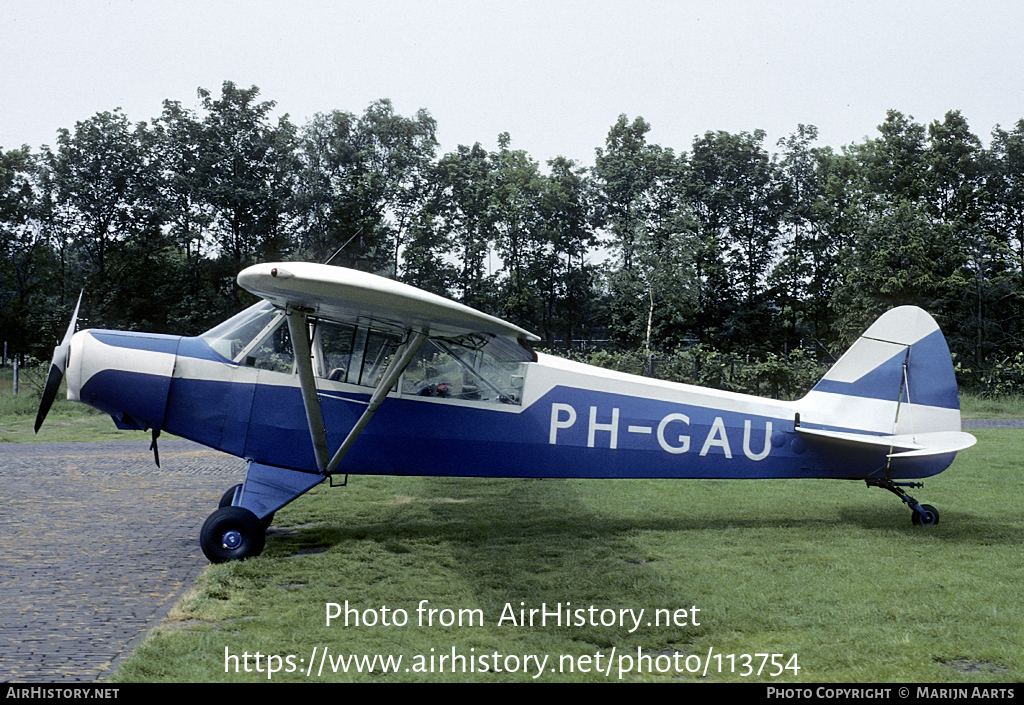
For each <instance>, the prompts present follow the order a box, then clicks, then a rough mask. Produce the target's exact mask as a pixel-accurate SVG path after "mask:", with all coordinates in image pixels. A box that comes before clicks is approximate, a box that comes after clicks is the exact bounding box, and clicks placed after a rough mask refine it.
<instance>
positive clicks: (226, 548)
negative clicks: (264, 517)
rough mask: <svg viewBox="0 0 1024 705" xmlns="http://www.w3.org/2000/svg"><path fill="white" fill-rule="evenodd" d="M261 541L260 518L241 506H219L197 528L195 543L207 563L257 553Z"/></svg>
mask: <svg viewBox="0 0 1024 705" xmlns="http://www.w3.org/2000/svg"><path fill="white" fill-rule="evenodd" d="M265 541H266V534H265V532H264V529H263V524H262V522H261V521H260V520H259V518H258V517H257V516H256V515H255V514H253V513H252V512H250V511H249V510H248V509H245V508H244V507H221V508H220V509H218V510H217V511H215V512H214V513H213V514H211V515H210V516H208V517H207V518H206V521H205V522H204V523H203V528H202V531H200V532H199V545H200V546H202V549H203V553H204V554H205V555H206V557H207V558H208V559H210V562H211V563H224V562H225V561H237V560H242V559H243V558H253V557H254V556H258V555H260V553H261V552H262V551H263V544H264V542H265Z"/></svg>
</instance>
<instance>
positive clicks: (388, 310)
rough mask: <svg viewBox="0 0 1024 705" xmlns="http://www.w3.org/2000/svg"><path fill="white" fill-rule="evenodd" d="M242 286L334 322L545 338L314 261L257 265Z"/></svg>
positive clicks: (443, 334)
mask: <svg viewBox="0 0 1024 705" xmlns="http://www.w3.org/2000/svg"><path fill="white" fill-rule="evenodd" d="M238 283H239V284H240V285H241V286H242V287H243V288H244V289H246V290H248V291H251V292H252V293H254V294H256V295H257V296H262V297H263V298H264V299H267V300H268V301H270V302H272V303H274V304H275V305H277V306H279V307H280V308H284V309H288V308H293V309H298V310H303V311H307V312H312V313H316V314H317V315H319V316H323V317H324V318H330V319H332V320H340V321H349V320H356V319H365V320H369V321H374V322H376V323H378V324H380V325H385V326H390V327H394V328H399V329H402V330H414V331H420V332H423V333H425V334H428V335H430V336H431V337H437V338H449V337H458V336H461V335H472V334H483V335H495V336H504V337H506V338H511V339H512V340H525V341H527V342H536V341H539V340H540V338H539V337H538V336H536V335H534V334H533V333H530V332H529V331H527V330H524V329H523V328H520V327H519V326H515V325H512V324H511V323H508V322H506V321H503V320H501V319H500V318H495V317H494V316H489V315H487V314H486V313H481V312H480V311H475V310H473V309H471V308H470V307H468V306H464V305H463V304H460V303H457V302H455V301H451V300H449V299H446V298H444V297H441V296H437V295H436V294H431V293H429V292H426V291H423V290H422V289H417V288H415V287H412V286H409V285H408V284H403V283H401V282H397V281H394V280H391V279H385V278H384V277H378V276H376V275H374V274H367V273H366V272H358V271H356V270H353V269H346V268H344V267H335V266H331V265H324V264H313V263H309V262H287V263H280V264H257V265H254V266H252V267H249V268H248V269H246V270H244V271H242V272H241V273H240V274H239V275H238Z"/></svg>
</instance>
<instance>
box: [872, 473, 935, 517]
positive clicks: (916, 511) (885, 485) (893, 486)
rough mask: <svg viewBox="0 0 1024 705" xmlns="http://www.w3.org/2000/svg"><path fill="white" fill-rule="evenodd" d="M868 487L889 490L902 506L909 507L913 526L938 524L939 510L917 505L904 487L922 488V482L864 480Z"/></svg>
mask: <svg viewBox="0 0 1024 705" xmlns="http://www.w3.org/2000/svg"><path fill="white" fill-rule="evenodd" d="M865 482H866V483H867V485H868V487H881V488H882V489H883V490H889V491H890V492H892V493H893V494H894V495H896V496H897V497H899V498H900V500H902V501H903V503H904V504H906V505H907V506H908V507H910V511H911V512H912V514H911V516H910V520H911V522H913V524H914V525H915V526H932V525H934V524H938V523H939V510H938V509H936V508H935V507H933V506H932V505H930V504H919V503H918V501H917V500H916V499H914V498H913V497H911V496H910V495H909V494H907V493H906V492H905V491H904V490H903V488H904V487H924V483H923V482H893V481H892V480H865Z"/></svg>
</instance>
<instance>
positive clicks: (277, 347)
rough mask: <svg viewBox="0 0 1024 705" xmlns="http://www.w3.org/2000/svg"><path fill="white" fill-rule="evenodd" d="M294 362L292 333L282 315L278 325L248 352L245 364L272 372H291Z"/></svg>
mask: <svg viewBox="0 0 1024 705" xmlns="http://www.w3.org/2000/svg"><path fill="white" fill-rule="evenodd" d="M294 362H295V356H294V353H293V352H292V339H291V335H290V334H289V333H288V325H287V323H286V322H285V320H284V317H283V316H282V317H281V321H280V323H279V324H278V325H277V327H276V328H274V329H273V330H272V331H270V333H269V334H268V335H266V336H265V337H264V338H263V339H262V340H260V341H259V342H258V343H257V344H256V345H255V346H254V347H253V348H252V349H251V350H249V351H248V352H247V354H246V356H245V360H244V361H243V364H245V365H246V366H247V367H255V368H257V369H260V370H270V371H271V372H291V371H292V369H293V365H294Z"/></svg>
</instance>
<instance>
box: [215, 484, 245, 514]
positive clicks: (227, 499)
mask: <svg viewBox="0 0 1024 705" xmlns="http://www.w3.org/2000/svg"><path fill="white" fill-rule="evenodd" d="M241 486H242V483H241V482H239V483H238V484H237V485H235V486H234V487H229V488H228V491H227V492H225V493H224V494H223V495H221V498H220V504H218V505H217V506H218V507H220V508H221V509H223V508H224V507H230V506H231V500H233V499H234V498H235V490H237V489H238V488H239V487H241Z"/></svg>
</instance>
